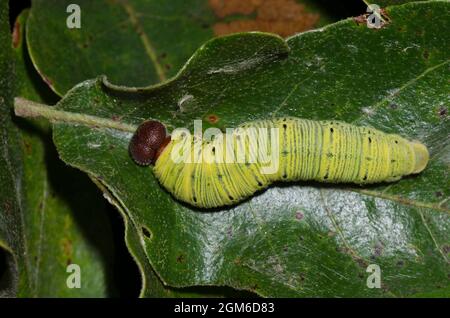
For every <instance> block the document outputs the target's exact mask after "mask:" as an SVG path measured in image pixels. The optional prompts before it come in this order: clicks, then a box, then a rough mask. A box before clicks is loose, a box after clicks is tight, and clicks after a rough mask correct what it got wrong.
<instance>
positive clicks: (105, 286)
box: [0, 12, 117, 297]
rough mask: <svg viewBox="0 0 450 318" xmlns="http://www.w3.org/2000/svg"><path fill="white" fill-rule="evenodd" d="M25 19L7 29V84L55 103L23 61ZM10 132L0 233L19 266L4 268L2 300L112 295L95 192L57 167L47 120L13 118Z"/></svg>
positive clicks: (108, 238)
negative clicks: (73, 269)
mask: <svg viewBox="0 0 450 318" xmlns="http://www.w3.org/2000/svg"><path fill="white" fill-rule="evenodd" d="M27 14H28V13H27V12H24V13H23V14H21V15H20V17H19V18H18V19H17V21H16V23H15V26H14V31H13V39H12V44H13V48H14V55H13V58H14V60H15V76H16V80H15V81H13V80H11V79H10V80H9V83H10V84H13V83H14V82H15V83H16V85H15V87H14V92H15V95H20V96H23V97H26V98H29V99H31V100H33V101H38V102H46V103H54V102H55V101H57V100H58V99H59V98H58V97H57V96H56V95H54V94H53V93H52V92H51V91H50V90H49V88H48V87H47V86H46V85H45V83H44V82H42V79H41V78H40V77H39V75H38V74H37V73H36V72H35V70H34V69H33V66H32V64H31V62H30V60H29V56H28V54H27V50H26V45H25V43H24V29H25V24H26V18H27ZM2 21H7V20H6V19H5V20H3V19H2ZM4 33H7V34H9V27H8V28H6V29H3V30H2V34H4ZM1 43H2V45H5V47H6V48H5V51H6V52H8V51H11V41H10V40H9V41H7V40H5V41H3V40H2V41H1ZM2 51H3V49H2ZM2 74H4V73H3V72H2ZM9 115H10V113H9V112H8V111H7V109H6V110H5V109H2V116H9ZM10 125H11V131H14V132H15V138H16V140H15V141H14V139H13V138H11V137H10V138H8V141H7V142H5V144H7V145H8V144H9V145H10V146H11V147H17V148H16V149H15V156H16V157H14V159H9V160H8V161H9V163H7V165H6V166H3V167H6V171H4V172H3V173H11V171H9V172H8V170H9V169H10V168H8V165H9V166H12V165H14V166H15V168H14V169H17V171H18V172H20V173H16V174H15V185H14V186H11V187H6V186H5V187H3V186H2V192H3V189H5V190H6V189H8V190H15V191H16V195H14V196H13V195H12V194H10V193H8V192H6V195H8V196H9V198H10V199H11V198H17V209H16V210H11V211H9V208H8V207H6V208H2V209H1V215H2V218H1V219H0V226H1V227H4V228H5V232H6V233H8V235H9V236H10V237H9V242H8V245H7V246H8V249H9V250H10V251H11V253H12V254H13V255H14V257H15V259H16V261H17V265H18V267H17V268H15V267H14V266H13V264H8V265H9V266H8V268H9V271H13V272H14V277H13V279H12V281H11V283H13V284H11V285H10V287H8V290H9V291H10V292H9V295H18V296H21V297H105V296H112V295H114V294H115V293H116V292H117V291H116V290H115V288H114V281H113V277H112V276H111V274H112V272H111V269H112V266H113V251H114V246H113V244H112V233H111V229H110V226H109V220H108V218H107V216H106V210H105V202H104V200H103V199H102V198H101V192H100V191H98V189H96V187H95V186H94V185H93V184H92V182H91V181H90V180H89V178H88V177H87V176H86V175H85V174H83V173H81V172H79V171H76V170H75V169H73V168H70V167H68V166H66V165H65V164H64V163H63V162H61V161H60V160H59V158H58V154H57V152H56V149H55V148H54V145H53V142H52V139H51V132H50V125H49V123H48V121H45V120H35V119H33V120H30V119H20V118H15V123H14V124H12V123H11V124H10ZM11 143H12V144H11ZM2 144H3V143H2ZM2 170H5V169H2ZM2 179H3V178H2ZM5 204H6V203H5ZM7 205H8V204H7ZM10 205H11V206H12V204H10ZM8 211H9V212H8ZM15 228H17V230H14V229H15ZM72 263H73V264H77V265H79V266H80V269H81V288H73V289H70V288H68V286H67V284H66V281H67V278H68V277H69V274H70V273H67V271H66V269H67V266H68V265H70V264H72ZM17 282H18V284H17Z"/></svg>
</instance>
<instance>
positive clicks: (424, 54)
mask: <svg viewBox="0 0 450 318" xmlns="http://www.w3.org/2000/svg"><path fill="white" fill-rule="evenodd" d="M429 57H430V53H429V52H428V51H427V50H425V51H423V58H424V59H426V60H428V58H429Z"/></svg>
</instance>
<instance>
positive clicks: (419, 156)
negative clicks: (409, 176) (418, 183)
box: [412, 141, 430, 173]
mask: <svg viewBox="0 0 450 318" xmlns="http://www.w3.org/2000/svg"><path fill="white" fill-rule="evenodd" d="M412 146H413V149H414V154H415V159H416V165H415V167H414V170H413V172H412V173H419V172H422V170H423V169H425V167H426V166H427V164H428V159H430V154H429V153H428V149H427V147H426V146H425V145H424V144H422V143H420V142H418V141H413V142H412Z"/></svg>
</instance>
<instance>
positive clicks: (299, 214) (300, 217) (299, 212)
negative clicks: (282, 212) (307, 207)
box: [295, 211, 304, 221]
mask: <svg viewBox="0 0 450 318" xmlns="http://www.w3.org/2000/svg"><path fill="white" fill-rule="evenodd" d="M303 217H304V215H303V213H302V212H301V211H297V212H296V213H295V218H296V219H297V220H299V221H300V220H301V219H303Z"/></svg>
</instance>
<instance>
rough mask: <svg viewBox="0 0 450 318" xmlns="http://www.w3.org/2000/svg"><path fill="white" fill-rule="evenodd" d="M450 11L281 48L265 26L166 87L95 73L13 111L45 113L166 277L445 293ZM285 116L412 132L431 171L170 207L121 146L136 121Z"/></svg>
mask: <svg viewBox="0 0 450 318" xmlns="http://www.w3.org/2000/svg"><path fill="white" fill-rule="evenodd" d="M449 8H450V7H449V3H448V2H443V1H430V2H423V3H411V4H406V5H402V6H397V7H390V8H388V9H387V12H386V14H387V15H388V16H389V23H388V24H386V25H384V27H383V28H382V29H379V30H375V29H368V28H367V27H366V25H365V24H359V23H357V21H354V20H353V19H347V20H344V21H341V22H339V23H336V24H333V25H330V26H328V27H325V28H323V29H319V30H317V31H315V32H307V33H303V34H299V35H297V36H294V37H292V38H289V40H288V41H286V42H285V41H284V40H283V39H281V38H279V37H276V36H273V35H268V34H262V33H249V34H237V35H234V36H229V37H224V38H218V39H214V40H212V41H210V42H208V43H206V44H205V45H204V46H203V47H201V48H200V49H199V50H198V51H197V52H196V53H195V54H194V56H193V57H192V58H191V59H190V60H189V62H188V63H187V64H186V65H185V66H184V68H183V69H182V71H181V72H180V74H178V75H177V76H176V77H175V78H173V79H172V80H170V81H168V82H167V83H165V84H163V85H159V86H155V87H149V88H125V87H117V86H114V85H112V84H110V83H109V82H108V81H106V80H104V79H102V78H99V79H97V80H90V81H86V82H83V83H81V84H79V85H77V86H76V87H75V88H73V89H72V90H71V91H70V92H69V93H68V94H67V96H65V97H64V99H62V100H61V101H60V102H59V103H58V105H57V108H56V110H55V109H50V108H48V107H43V106H39V105H32V104H31V105H26V104H25V103H24V102H23V101H18V103H17V105H16V113H17V114H19V115H21V116H30V115H43V116H45V117H48V118H50V119H52V121H53V127H54V141H55V143H56V145H57V148H58V151H59V153H60V155H61V158H62V159H63V160H64V161H66V162H67V163H68V164H70V165H73V166H75V167H78V168H80V169H81V170H83V171H85V172H87V173H89V174H91V175H93V176H95V178H97V180H101V183H102V185H103V187H105V188H107V189H108V191H109V193H110V194H111V195H112V196H113V197H114V199H115V200H116V202H118V204H120V206H121V210H122V211H124V213H126V215H127V216H128V218H129V220H130V221H131V222H130V223H132V224H133V226H134V229H135V231H136V233H134V235H137V236H138V237H139V238H140V245H141V246H142V247H143V250H144V252H145V254H146V256H147V258H148V261H149V262H150V264H151V266H152V267H153V269H154V270H155V272H156V273H157V274H158V276H159V277H160V278H161V279H162V280H163V281H164V282H165V283H166V284H168V285H170V286H176V287H182V286H193V285H220V286H222V285H226V286H232V287H234V288H238V289H246V290H252V291H255V292H256V293H258V294H260V295H262V296H296V297H304V296H408V295H421V294H422V295H432V294H433V295H441V296H442V295H446V294H447V295H448V275H449V259H448V250H449V246H450V237H449V235H448V233H449V230H450V209H449V206H448V198H449V196H450V186H449V180H450V178H449V164H450V155H449V154H450V146H449V138H448V135H449V133H450V123H449V120H448V115H447V108H446V107H447V105H448V102H449V97H448V90H449V82H448V72H449V52H450V47H449V45H450V39H449V34H448V32H446V30H448V28H449V25H448V23H449V21H450V19H449V14H448V12H449ZM211 115H214V116H213V117H215V119H216V120H214V121H213V122H209V121H208V119H209V120H210V119H211V118H212V117H211ZM287 115H292V116H298V117H304V118H311V119H336V120H343V121H346V122H349V123H354V124H359V125H371V126H374V127H376V128H378V129H380V130H383V131H385V132H395V133H399V134H401V135H404V136H406V137H408V138H410V139H418V140H421V141H422V142H424V143H425V144H426V145H427V146H428V148H429V149H430V152H431V160H430V163H429V166H428V167H427V169H426V170H425V171H424V172H423V173H421V174H420V175H417V176H414V177H410V178H404V179H402V180H400V181H399V182H396V183H393V184H389V185H385V184H379V185H374V186H370V187H352V186H350V185H325V184H317V183H307V182H298V183H288V184H279V185H276V186H272V187H271V188H269V189H268V190H266V191H263V192H262V193H258V194H257V195H255V196H253V197H252V198H251V199H250V200H248V201H245V202H243V203H240V204H238V205H236V206H234V207H229V208H225V209H222V210H214V211H207V210H206V211H205V210H196V209H191V208H190V207H189V206H188V205H184V204H180V203H179V202H178V201H176V200H175V199H174V198H173V197H172V196H171V195H170V194H168V193H167V192H165V191H164V190H163V189H162V187H161V186H160V185H159V184H158V182H157V180H156V179H155V178H154V176H153V174H152V171H151V168H142V167H139V166H137V165H135V164H134V163H133V161H132V160H131V159H130V158H129V155H128V150H127V149H128V142H129V140H130V137H131V135H132V132H133V131H134V129H135V128H136V126H137V125H138V124H139V123H140V122H142V121H143V120H144V119H147V118H154V119H158V120H160V121H162V122H163V123H164V124H166V125H167V127H168V128H169V129H173V128H174V127H181V126H185V127H188V128H192V126H193V120H194V119H197V118H200V119H202V120H203V123H204V126H203V128H207V127H210V126H215V127H219V128H226V127H235V126H236V125H238V124H240V123H242V122H245V121H248V120H254V119H262V118H268V117H271V116H287ZM80 154H82V155H80ZM130 230H131V228H130ZM369 264H377V265H379V266H380V267H381V273H382V277H381V280H382V288H381V289H377V288H375V289H369V288H368V287H367V285H366V280H367V277H368V275H369V274H368V273H366V268H367V266H368V265H369Z"/></svg>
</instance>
